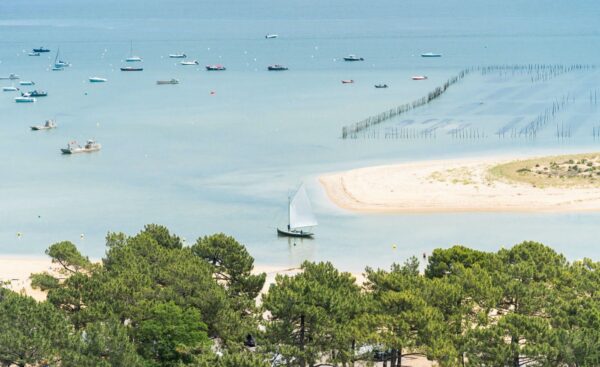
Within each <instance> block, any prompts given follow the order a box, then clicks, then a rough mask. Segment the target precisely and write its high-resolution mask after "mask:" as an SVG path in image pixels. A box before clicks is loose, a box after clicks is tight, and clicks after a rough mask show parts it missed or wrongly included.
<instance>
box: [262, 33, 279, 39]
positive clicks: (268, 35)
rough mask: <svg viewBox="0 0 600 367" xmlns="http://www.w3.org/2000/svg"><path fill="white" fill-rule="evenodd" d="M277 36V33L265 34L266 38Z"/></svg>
mask: <svg viewBox="0 0 600 367" xmlns="http://www.w3.org/2000/svg"><path fill="white" fill-rule="evenodd" d="M277 37H279V35H277V34H267V35H266V36H265V38H266V39H271V38H277Z"/></svg>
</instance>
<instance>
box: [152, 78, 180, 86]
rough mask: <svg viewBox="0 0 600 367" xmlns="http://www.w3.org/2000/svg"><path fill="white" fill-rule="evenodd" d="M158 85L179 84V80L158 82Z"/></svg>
mask: <svg viewBox="0 0 600 367" xmlns="http://www.w3.org/2000/svg"><path fill="white" fill-rule="evenodd" d="M156 84H158V85H165V84H179V80H177V79H171V80H157V81H156Z"/></svg>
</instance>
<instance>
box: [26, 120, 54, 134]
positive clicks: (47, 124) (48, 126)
mask: <svg viewBox="0 0 600 367" xmlns="http://www.w3.org/2000/svg"><path fill="white" fill-rule="evenodd" d="M57 127H58V126H57V125H56V122H54V120H46V122H45V123H44V124H43V125H34V126H30V128H31V130H33V131H38V130H50V129H55V128H57Z"/></svg>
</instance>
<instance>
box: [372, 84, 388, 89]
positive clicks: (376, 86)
mask: <svg viewBox="0 0 600 367" xmlns="http://www.w3.org/2000/svg"><path fill="white" fill-rule="evenodd" d="M387 87H388V85H387V84H375V88H387Z"/></svg>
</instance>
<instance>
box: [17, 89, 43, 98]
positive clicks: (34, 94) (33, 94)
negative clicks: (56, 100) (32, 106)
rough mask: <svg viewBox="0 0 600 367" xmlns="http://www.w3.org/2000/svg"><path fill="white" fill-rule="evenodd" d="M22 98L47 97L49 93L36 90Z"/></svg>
mask: <svg viewBox="0 0 600 367" xmlns="http://www.w3.org/2000/svg"><path fill="white" fill-rule="evenodd" d="M22 96H23V97H47V96H48V92H45V91H43V90H37V89H36V90H32V91H29V92H27V93H23V94H22Z"/></svg>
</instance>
